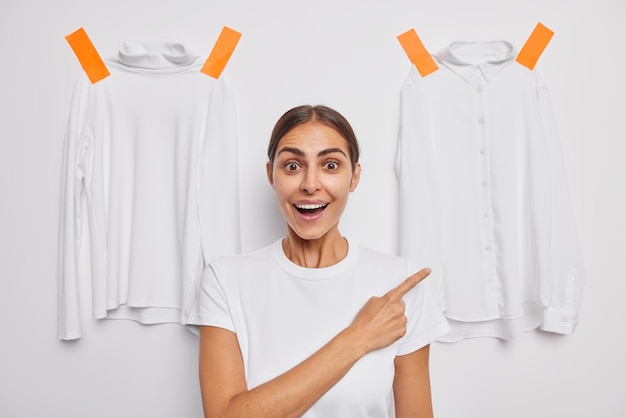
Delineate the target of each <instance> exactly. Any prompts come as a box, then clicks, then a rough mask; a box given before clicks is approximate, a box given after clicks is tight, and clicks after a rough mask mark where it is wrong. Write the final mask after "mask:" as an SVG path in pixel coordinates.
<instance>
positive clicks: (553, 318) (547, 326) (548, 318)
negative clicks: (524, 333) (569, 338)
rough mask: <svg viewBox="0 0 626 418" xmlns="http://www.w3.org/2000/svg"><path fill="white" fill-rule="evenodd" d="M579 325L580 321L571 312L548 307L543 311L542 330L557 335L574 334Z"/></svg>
mask: <svg viewBox="0 0 626 418" xmlns="http://www.w3.org/2000/svg"><path fill="white" fill-rule="evenodd" d="M577 323H578V321H576V319H575V318H574V315H573V314H572V313H571V312H570V311H567V310H565V309H559V308H552V307H547V308H546V309H544V311H543V322H542V324H541V329H542V330H543V331H548V332H555V333H557V334H573V333H574V330H575V329H576V324H577Z"/></svg>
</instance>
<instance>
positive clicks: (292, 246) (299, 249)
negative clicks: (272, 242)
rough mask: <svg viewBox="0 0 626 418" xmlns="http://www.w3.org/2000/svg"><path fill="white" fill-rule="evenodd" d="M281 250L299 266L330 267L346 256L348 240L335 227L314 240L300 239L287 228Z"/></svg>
mask: <svg viewBox="0 0 626 418" xmlns="http://www.w3.org/2000/svg"><path fill="white" fill-rule="evenodd" d="M283 251H284V252H285V255H286V256H287V258H288V259H289V260H291V261H292V262H293V263H295V264H297V265H299V266H301V267H307V268H322V267H330V266H333V265H335V264H337V263H338V262H340V261H341V260H343V259H344V258H345V257H346V255H347V254H348V241H347V240H346V239H345V238H344V237H342V236H341V234H340V233H339V229H337V228H334V229H332V230H331V231H329V232H328V233H326V234H325V235H324V236H323V237H321V238H318V239H314V240H306V239H302V238H300V237H299V236H298V235H297V234H296V233H295V232H294V231H293V230H292V229H291V228H288V233H287V237H286V238H285V239H284V240H283Z"/></svg>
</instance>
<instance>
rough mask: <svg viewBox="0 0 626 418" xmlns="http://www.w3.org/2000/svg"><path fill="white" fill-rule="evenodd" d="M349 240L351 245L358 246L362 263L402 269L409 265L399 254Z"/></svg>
mask: <svg viewBox="0 0 626 418" xmlns="http://www.w3.org/2000/svg"><path fill="white" fill-rule="evenodd" d="M349 242H350V245H354V246H358V248H359V262H360V263H361V264H366V265H379V266H386V267H394V266H395V267H397V268H402V269H406V268H407V266H408V261H407V260H406V259H405V258H403V257H401V256H399V255H394V254H390V253H387V252H384V251H381V250H377V249H373V248H371V247H367V246H364V245H361V244H359V243H357V242H354V241H351V240H349Z"/></svg>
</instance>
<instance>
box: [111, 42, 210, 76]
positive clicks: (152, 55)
mask: <svg viewBox="0 0 626 418" xmlns="http://www.w3.org/2000/svg"><path fill="white" fill-rule="evenodd" d="M197 58H198V57H197V55H195V54H194V53H192V52H191V51H189V50H188V49H186V48H185V46H184V45H182V44H180V43H176V42H165V41H126V42H122V44H121V46H120V50H119V52H118V53H117V61H118V62H120V63H121V64H124V65H127V66H129V67H136V68H147V69H167V68H177V67H185V66H188V65H191V64H192V63H193V62H194V61H195V60H196V59H197Z"/></svg>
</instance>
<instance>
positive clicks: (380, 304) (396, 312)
mask: <svg viewBox="0 0 626 418" xmlns="http://www.w3.org/2000/svg"><path fill="white" fill-rule="evenodd" d="M429 274H430V269H428V268H425V269H422V270H420V271H418V272H417V273H415V274H413V275H412V276H409V277H408V278H407V279H406V280H405V281H404V282H402V283H400V285H398V286H397V287H395V288H393V289H391V290H390V291H389V292H387V293H386V294H384V295H383V296H379V297H378V296H374V297H372V298H370V299H369V300H368V301H367V303H366V304H365V305H364V306H363V308H361V310H360V311H359V313H358V314H357V315H356V317H355V318H354V321H353V322H352V324H351V325H350V326H349V327H348V328H347V329H346V332H348V333H351V334H352V336H353V338H355V341H356V342H357V344H358V345H359V347H360V348H361V349H363V350H365V352H364V354H366V353H369V352H371V351H374V350H378V349H380V348H384V347H387V346H388V345H390V344H392V343H394V342H395V341H397V340H398V339H400V338H401V337H402V336H404V334H405V333H406V323H407V318H406V316H405V314H404V310H405V304H404V301H403V300H402V297H403V296H404V295H405V294H406V293H407V292H408V291H410V290H411V289H413V288H414V287H415V286H416V285H417V284H418V283H419V282H421V281H422V280H424V279H425V278H426V277H428V275H429Z"/></svg>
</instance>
